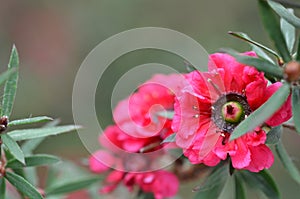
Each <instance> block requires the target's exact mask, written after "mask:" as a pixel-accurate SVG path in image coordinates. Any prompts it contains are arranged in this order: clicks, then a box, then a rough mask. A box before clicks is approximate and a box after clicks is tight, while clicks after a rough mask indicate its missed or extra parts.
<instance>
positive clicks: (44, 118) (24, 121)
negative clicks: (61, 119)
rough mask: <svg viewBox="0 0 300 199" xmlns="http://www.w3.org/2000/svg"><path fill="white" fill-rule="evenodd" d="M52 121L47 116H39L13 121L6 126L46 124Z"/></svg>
mask: <svg viewBox="0 0 300 199" xmlns="http://www.w3.org/2000/svg"><path fill="white" fill-rule="evenodd" d="M51 120H53V119H52V118H51V117H47V116H39V117H32V118H25V119H20V120H14V121H11V122H9V123H8V126H18V125H25V124H34V123H39V122H48V121H51Z"/></svg>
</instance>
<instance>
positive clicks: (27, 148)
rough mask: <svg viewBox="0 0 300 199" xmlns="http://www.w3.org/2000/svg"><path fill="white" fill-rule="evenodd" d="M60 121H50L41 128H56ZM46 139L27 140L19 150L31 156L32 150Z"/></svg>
mask: <svg viewBox="0 0 300 199" xmlns="http://www.w3.org/2000/svg"><path fill="white" fill-rule="evenodd" d="M59 122H60V121H59V120H58V119H55V120H52V121H51V122H48V123H47V124H46V125H44V126H43V128H49V127H54V126H56V125H57V124H58V123H59ZM45 139H46V137H41V138H34V139H30V140H27V141H26V142H24V144H22V146H21V148H22V150H23V152H24V154H25V155H31V154H32V153H33V150H35V149H36V148H37V147H38V146H39V145H40V144H41V143H42V142H43V141H44V140H45Z"/></svg>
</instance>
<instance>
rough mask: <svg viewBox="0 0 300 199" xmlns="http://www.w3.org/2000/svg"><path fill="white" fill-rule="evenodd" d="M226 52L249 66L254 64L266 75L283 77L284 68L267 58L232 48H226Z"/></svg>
mask: <svg viewBox="0 0 300 199" xmlns="http://www.w3.org/2000/svg"><path fill="white" fill-rule="evenodd" d="M226 52H227V53H229V54H230V55H232V56H233V57H235V58H236V60H237V61H238V62H240V63H243V64H246V65H248V66H253V67H255V68H256V69H257V70H259V71H262V72H264V73H265V74H266V75H269V76H271V77H276V78H279V79H282V78H283V70H282V69H281V68H280V67H279V66H277V65H275V64H272V63H271V62H269V61H267V60H264V59H261V58H255V57H250V56H243V55H240V54H238V53H236V52H235V51H232V50H226Z"/></svg>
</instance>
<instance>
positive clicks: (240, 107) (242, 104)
mask: <svg viewBox="0 0 300 199" xmlns="http://www.w3.org/2000/svg"><path fill="white" fill-rule="evenodd" d="M250 113H251V109H250V106H249V104H248V102H247V99H246V97H245V96H244V95H242V94H239V93H234V92H230V93H227V94H224V95H221V96H220V97H219V99H218V100H217V101H216V102H215V103H214V104H213V106H212V120H213V122H214V123H215V124H216V125H217V127H219V128H220V129H221V130H222V131H224V132H228V133H231V132H232V131H233V130H234V128H235V127H236V126H237V125H238V124H239V123H240V122H241V121H242V120H244V119H245V118H246V117H247V116H248V115H249V114H250Z"/></svg>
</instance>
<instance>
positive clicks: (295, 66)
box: [284, 61, 300, 82]
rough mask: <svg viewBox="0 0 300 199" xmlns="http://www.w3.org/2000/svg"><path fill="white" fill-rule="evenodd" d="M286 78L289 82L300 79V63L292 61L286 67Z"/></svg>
mask: <svg viewBox="0 0 300 199" xmlns="http://www.w3.org/2000/svg"><path fill="white" fill-rule="evenodd" d="M284 74H285V79H286V80H287V81H288V82H294V81H297V80H299V79H300V63H299V62H296V61H290V62H289V63H287V64H286V65H285V67H284Z"/></svg>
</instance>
